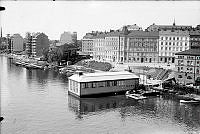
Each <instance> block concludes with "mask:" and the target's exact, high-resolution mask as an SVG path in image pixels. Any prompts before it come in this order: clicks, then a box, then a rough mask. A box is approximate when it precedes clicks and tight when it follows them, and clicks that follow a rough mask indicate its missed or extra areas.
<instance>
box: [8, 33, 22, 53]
mask: <svg viewBox="0 0 200 134" xmlns="http://www.w3.org/2000/svg"><path fill="white" fill-rule="evenodd" d="M11 46H12V52H22V51H23V47H24V39H23V37H22V36H21V35H20V34H14V35H13V36H11Z"/></svg>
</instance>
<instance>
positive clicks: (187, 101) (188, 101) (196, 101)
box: [180, 100, 200, 103]
mask: <svg viewBox="0 0 200 134" xmlns="http://www.w3.org/2000/svg"><path fill="white" fill-rule="evenodd" d="M180 103H200V101H199V100H180Z"/></svg>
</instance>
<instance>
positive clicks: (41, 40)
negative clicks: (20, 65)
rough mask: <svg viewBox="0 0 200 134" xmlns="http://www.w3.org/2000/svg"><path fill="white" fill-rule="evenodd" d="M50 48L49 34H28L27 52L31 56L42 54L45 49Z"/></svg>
mask: <svg viewBox="0 0 200 134" xmlns="http://www.w3.org/2000/svg"><path fill="white" fill-rule="evenodd" d="M48 48H49V39H48V36H47V35H45V34H44V33H33V34H32V35H31V34H30V33H29V34H27V36H26V54H27V55H28V56H29V57H36V56H42V53H43V51H44V49H48Z"/></svg>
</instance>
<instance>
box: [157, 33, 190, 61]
mask: <svg viewBox="0 0 200 134" xmlns="http://www.w3.org/2000/svg"><path fill="white" fill-rule="evenodd" d="M188 49H189V31H183V30H161V31H159V62H160V63H174V60H175V53H178V52H181V51H185V50H188Z"/></svg>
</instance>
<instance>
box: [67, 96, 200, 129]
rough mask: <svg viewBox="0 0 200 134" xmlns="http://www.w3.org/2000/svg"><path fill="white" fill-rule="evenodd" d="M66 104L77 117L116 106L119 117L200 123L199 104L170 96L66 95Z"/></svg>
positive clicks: (194, 126)
mask: <svg viewBox="0 0 200 134" xmlns="http://www.w3.org/2000/svg"><path fill="white" fill-rule="evenodd" d="M68 106H69V109H71V110H72V111H74V112H75V113H76V115H77V117H78V118H82V117H83V115H84V114H89V113H92V114H90V115H94V114H95V112H98V111H102V110H108V109H110V110H112V109H114V108H118V110H117V111H118V112H119V114H120V116H121V118H125V117H127V116H128V117H129V118H131V116H142V117H143V118H144V119H146V120H149V119H150V118H155V119H158V118H160V119H163V120H165V121H166V122H179V123H180V124H186V125H187V126H188V127H190V128H198V127H199V126H197V125H199V124H200V114H199V113H200V108H199V105H196V106H195V105H180V103H179V101H178V100H177V99H176V98H172V97H170V96H162V97H155V98H148V99H146V100H142V101H135V100H134V99H129V98H125V96H124V95H122V96H110V97H102V98H78V97H75V96H73V95H68ZM112 111H113V110H112Z"/></svg>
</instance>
